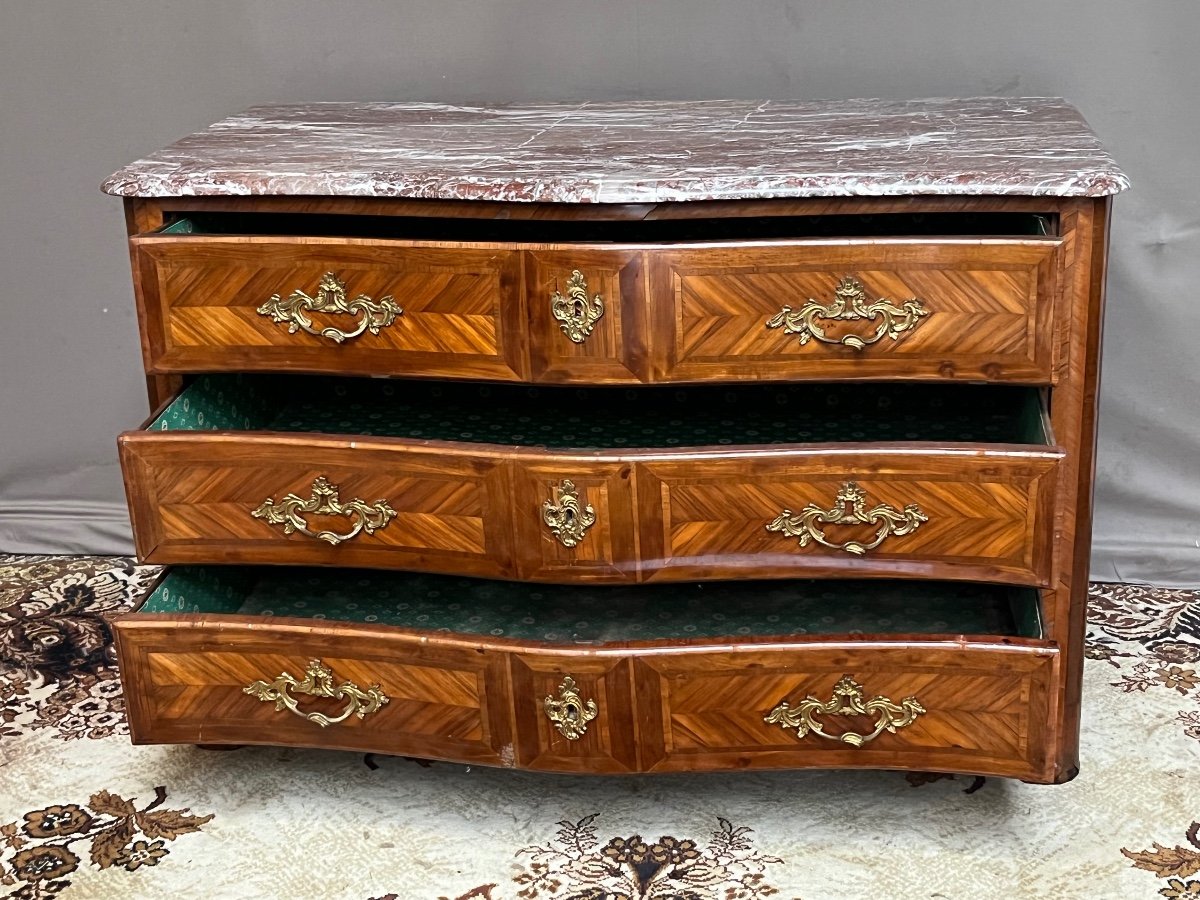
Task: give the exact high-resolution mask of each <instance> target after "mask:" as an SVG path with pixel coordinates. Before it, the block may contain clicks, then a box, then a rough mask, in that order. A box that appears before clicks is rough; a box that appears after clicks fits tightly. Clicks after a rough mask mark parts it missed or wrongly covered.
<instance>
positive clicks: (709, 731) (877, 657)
mask: <svg viewBox="0 0 1200 900" xmlns="http://www.w3.org/2000/svg"><path fill="white" fill-rule="evenodd" d="M740 651H745V652H740ZM1057 664H1058V655H1057V651H1055V650H1053V649H1048V648H1035V647H1004V646H1002V645H1000V644H995V643H993V644H991V645H986V644H983V643H980V644H974V645H973V644H971V643H969V642H968V643H967V644H966V645H965V646H960V645H958V644H949V643H943V644H941V645H939V644H937V643H936V642H930V643H929V644H928V645H927V646H920V645H919V644H917V643H915V642H914V644H913V645H912V646H910V647H902V646H894V645H893V646H889V645H887V644H884V643H875V642H864V643H862V644H859V645H855V644H843V645H831V644H826V645H813V646H810V647H805V648H796V647H788V648H784V647H777V648H771V649H761V650H757V649H754V648H749V647H743V648H739V652H735V653H717V652H694V653H688V652H680V653H672V654H662V655H660V656H647V657H643V658H639V659H638V660H636V662H635V665H634V681H635V684H636V685H637V695H638V701H639V708H638V714H639V721H641V722H644V723H646V724H645V727H644V728H643V730H642V732H641V735H640V737H641V747H642V750H643V754H644V758H643V768H645V769H647V770H650V771H659V772H665V771H695V770H698V769H727V768H743V767H746V768H788V767H794V766H819V767H823V768H824V767H834V766H838V767H842V766H853V767H865V768H881V769H920V770H932V771H947V772H949V771H954V772H978V773H983V774H1000V775H1010V776H1014V777H1023V778H1031V779H1034V780H1037V779H1039V778H1045V777H1046V776H1045V772H1046V767H1047V765H1048V759H1047V755H1046V754H1047V749H1048V748H1049V747H1051V746H1053V743H1052V741H1050V740H1048V736H1047V735H1046V733H1045V732H1046V728H1047V725H1048V722H1049V721H1050V715H1049V713H1050V706H1051V704H1052V703H1053V702H1054V698H1053V691H1052V690H1051V686H1052V685H1053V684H1054V683H1055V670H1056V668H1057Z"/></svg>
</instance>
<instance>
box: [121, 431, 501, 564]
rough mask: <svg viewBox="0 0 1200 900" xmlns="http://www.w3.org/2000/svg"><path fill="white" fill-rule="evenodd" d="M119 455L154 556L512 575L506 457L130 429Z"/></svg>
mask: <svg viewBox="0 0 1200 900" xmlns="http://www.w3.org/2000/svg"><path fill="white" fill-rule="evenodd" d="M397 443H398V442H397ZM121 456H122V465H123V467H124V470H125V478H126V483H127V485H128V487H129V494H130V511H131V518H132V520H133V523H134V524H133V527H134V535H135V538H136V542H137V547H138V553H139V555H140V556H141V557H142V558H143V559H145V560H147V561H151V562H170V563H186V562H212V561H214V560H221V561H224V562H260V563H285V564H297V565H306V564H307V565H339V566H343V565H344V566H370V567H381V568H397V569H413V570H417V571H434V572H455V573H462V574H467V575H477V576H480V577H489V578H505V577H512V576H513V570H512V568H511V559H512V550H511V537H510V527H511V525H510V521H511V518H510V517H511V514H510V507H511V504H510V501H509V499H508V489H507V472H506V470H505V468H504V467H503V466H502V465H501V464H500V463H499V462H498V461H497V460H495V459H489V458H486V457H480V456H478V455H476V454H473V453H464V452H457V453H456V452H454V451H453V450H451V449H443V448H436V449H430V448H425V447H421V446H416V445H414V444H412V443H409V444H407V445H404V446H388V445H386V443H385V442H375V443H374V444H371V443H370V442H366V441H361V442H360V441H349V440H344V439H339V438H328V437H318V436H306V437H304V438H295V437H289V436H278V435H275V436H272V435H238V436H215V435H207V434H194V433H193V434H188V433H185V432H179V433H174V434H144V433H135V434H132V435H126V436H125V437H124V438H123V443H122V447H121Z"/></svg>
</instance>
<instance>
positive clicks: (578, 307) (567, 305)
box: [550, 269, 604, 344]
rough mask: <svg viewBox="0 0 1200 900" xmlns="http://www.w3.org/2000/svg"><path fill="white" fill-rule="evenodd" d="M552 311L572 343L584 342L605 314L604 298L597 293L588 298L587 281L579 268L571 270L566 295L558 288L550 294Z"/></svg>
mask: <svg viewBox="0 0 1200 900" xmlns="http://www.w3.org/2000/svg"><path fill="white" fill-rule="evenodd" d="M550 313H551V315H553V316H554V318H555V319H556V320H557V321H558V323H559V324H558V327H559V328H560V329H562V333H563V334H565V335H566V336H567V337H568V338H569V339H570V340H571V342H572V343H575V344H582V343H583V342H584V341H586V340H587V339H588V335H590V334H591V333H592V329H594V328H595V327H596V323H597V322H599V321H600V318H601V317H602V316H603V315H604V299H603V298H602V297H601V296H600V295H599V294H597V295H596V296H594V297H593V298H592V299H591V300H589V299H588V288H587V281H586V280H585V279H584V277H583V273H582V272H580V271H579V270H578V269H575V270H574V271H573V272H571V278H570V280H568V281H567V294H566V296H565V297H564V296H563V295H562V294H561V293H560V292H559V291H558V289H557V288H556V289H555V291H554V293H553V294H551V295H550Z"/></svg>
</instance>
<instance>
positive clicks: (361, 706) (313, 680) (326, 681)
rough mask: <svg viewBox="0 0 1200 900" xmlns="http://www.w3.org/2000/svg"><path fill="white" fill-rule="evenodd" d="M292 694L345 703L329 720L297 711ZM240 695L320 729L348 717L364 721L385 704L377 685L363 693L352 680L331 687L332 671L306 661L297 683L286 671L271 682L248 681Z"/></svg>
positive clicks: (311, 713) (322, 715) (318, 663)
mask: <svg viewBox="0 0 1200 900" xmlns="http://www.w3.org/2000/svg"><path fill="white" fill-rule="evenodd" d="M293 691H294V692H295V693H297V694H307V695H309V696H311V697H330V698H332V699H334V700H340V699H342V698H343V697H344V698H346V699H347V700H348V701H349V702H348V703H347V704H346V708H345V709H344V710H343V711H342V713H341V715H337V716H332V717H330V716H327V715H325V714H324V713H319V712H309V713H306V712H301V711H300V708H299V706H298V705H297V703H296V698H295V697H293V696H292V692H293ZM242 693H244V694H249V695H250V696H252V697H257V698H258V699H259V700H261V701H262V702H264V703H274V704H275V709H276V710H279V711H282V710H285V709H286V710H288V711H289V712H292V713H295V714H296V715H298V716H300V718H302V719H308V721H310V722H312V723H314V724H316V725H320V726H321V727H322V728H327V727H328V726H330V725H336V724H337V723H338V722H344V721H346V720H347V719H348V718H350V717H351V716H357V717H358V718H360V719H362V718H365V717H366V716H367V715H368V714H369V713H373V712H375V710H377V709H379V707H381V706H383V705H384V704H386V703H388V702H389V698H388V696H387V695H386V694H385V693H384V692H383V691H382V690H381V689H380V687H379V685H377V684H372V685H368V686H367V689H366V690H365V691H364V690H362V689H361V688H360V687H359V686H358V685H357V684H355V683H354V682H353V681H343V682H341V683H340V684H334V683H333V672H332V670H331V669H330V668H329V667H328V666H327V665H325V664H324V663H323V662H321V660H319V659H310V660H309V661H308V665H307V666H306V667H305V669H304V678H303V679H301V680H300V681H297V680H296V679H295V678H293V677H292V676H291V675H289V674H288V673H287V672H280V673H279V674H278V675H277V676H275V679H274V680H273V681H252V682H250V683H249V684H248V685H246V686H245V687H244V688H242Z"/></svg>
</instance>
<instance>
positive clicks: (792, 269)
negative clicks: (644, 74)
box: [131, 234, 1062, 384]
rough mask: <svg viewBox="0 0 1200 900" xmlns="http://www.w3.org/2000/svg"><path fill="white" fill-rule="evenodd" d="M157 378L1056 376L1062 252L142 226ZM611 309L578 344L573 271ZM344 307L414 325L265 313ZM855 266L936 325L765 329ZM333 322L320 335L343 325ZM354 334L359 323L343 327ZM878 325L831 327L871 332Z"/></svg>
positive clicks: (1029, 243)
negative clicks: (556, 308)
mask: <svg viewBox="0 0 1200 900" xmlns="http://www.w3.org/2000/svg"><path fill="white" fill-rule="evenodd" d="M131 245H132V253H133V258H134V266H135V269H136V270H137V271H138V279H137V284H138V290H139V297H140V306H139V308H140V309H141V310H142V314H143V331H144V334H145V335H146V337H147V341H146V345H145V348H144V350H145V353H146V360H145V361H146V367H147V371H150V372H152V373H155V374H167V373H172V372H211V371H229V370H240V371H307V372H331V373H342V374H367V375H370V374H379V375H405V376H433V377H444V378H471V379H493V380H503V381H528V380H533V381H538V382H547V383H576V384H620V383H631V384H636V383H644V382H696V381H706V380H730V379H739V378H743V379H744V378H754V379H756V380H788V379H795V378H805V377H821V378H826V379H843V380H849V379H870V378H876V379H878V378H888V379H927V380H963V381H1005V382H1011V383H1030V384H1048V383H1051V382H1053V380H1054V347H1055V345H1054V341H1053V339H1052V337H1053V333H1054V322H1053V319H1052V315H1053V310H1054V305H1053V298H1054V296H1055V293H1056V291H1057V280H1058V273H1059V270H1060V269H1061V266H1062V261H1061V252H1060V251H1061V248H1062V241H1061V239H1059V238H1057V237H1038V238H1027V239H1018V238H1004V239H1001V238H988V239H982V238H974V239H966V238H940V239H935V238H926V239H897V238H882V239H829V240H809V241H753V242H750V241H743V242H739V243H720V242H706V243H696V244H680V245H644V244H631V245H625V246H619V247H605V248H603V249H598V248H597V247H596V246H595V245H591V244H553V245H550V244H523V243H518V242H512V243H478V242H475V243H466V242H461V243H453V242H441V243H432V242H423V241H408V240H384V239H379V240H368V239H359V238H332V237H270V236H258V235H246V236H242V235H237V236H230V235H168V234H142V235H136V236H134V237H133V238H132V239H131ZM576 270H578V271H579V272H581V274H583V275H584V276H585V279H586V282H587V293H588V296H589V297H592V296H596V295H599V296H600V297H601V298H602V299H603V302H604V315H603V316H602V317H601V318H600V319H599V320H598V322H597V323H596V326H595V330H594V331H593V332H592V334H591V335H590V336H589V337H588V338H587V339H586V340H585V341H583V342H579V343H576V342H572V341H571V340H569V339H568V338H567V337H566V336H565V335H564V334H563V332H562V330H561V328H560V326H559V323H558V322H557V321H556V320H555V319H554V318H553V316H552V315H551V311H550V306H551V297H552V296H553V295H554V293H555V292H556V291H558V292H565V291H566V284H567V281H568V280H569V279H570V277H571V274H572V272H573V271H576ZM327 271H329V272H334V273H335V274H337V275H338V277H340V278H342V279H343V280H344V281H346V283H347V293H348V294H349V296H352V297H353V296H356V295H357V294H359V293H362V294H366V295H367V296H369V297H371V298H374V299H376V300H378V299H379V298H381V297H383V296H393V297H395V298H396V302H397V303H399V304H400V305H401V306H402V307H403V308H404V313H403V314H402V315H401V316H399V317H398V318H397V319H396V320H395V321H394V322H393V323H392V324H391V325H389V326H387V327H385V328H383V329H381V330H380V331H379V333H378V334H371V333H369V332H368V333H364V334H362V335H359V336H358V337H355V338H351V339H350V340H348V341H346V342H345V343H343V344H335V343H333V342H332V341H330V340H329V339H327V338H324V337H321V336H317V335H310V334H306V333H304V332H303V331H300V332H297V333H289V332H288V330H287V328H286V327H285V326H283V325H280V324H278V323H275V322H273V321H272V320H271V318H270V317H269V316H263V315H261V314H259V313H257V312H256V310H257V309H258V307H259V306H260V305H262V304H263V303H265V302H266V301H267V300H268V298H270V297H272V296H274V295H276V294H278V295H280V296H284V297H286V296H288V295H289V294H290V293H291V292H292V291H293V290H296V289H297V288H299V289H301V290H304V291H306V292H307V293H309V294H312V293H314V292H315V290H316V286H317V283H318V282H319V281H320V279H321V276H322V275H323V274H324V273H325V272H327ZM846 274H852V275H853V276H854V277H855V278H857V279H858V280H859V281H860V282H861V283H862V284H863V286H864V287H865V289H866V290H867V292H868V295H869V296H870V297H871V298H872V299H889V300H891V301H892V302H893V303H895V304H897V305H900V304H903V303H904V302H905V301H907V300H909V299H912V298H917V299H919V300H920V301H921V302H922V304H923V305H924V307H925V308H926V309H927V310H928V312H929V315H928V316H927V317H926V318H925V319H923V320H922V321H920V322H919V323H918V325H917V327H916V328H914V329H912V330H911V332H909V333H906V334H904V335H903V336H902V337H901V339H900V340H892V339H884V340H883V341H881V342H878V343H875V344H872V345H870V346H868V347H866V348H865V349H862V350H858V351H856V350H853V349H851V348H849V347H846V346H842V345H839V344H828V343H822V342H821V341H817V340H812V341H809V342H808V343H807V344H801V343H800V342H799V341H798V340H797V338H796V336H795V335H790V334H788V333H786V331H785V330H784V329H781V328H779V329H770V328H767V327H766V323H767V321H768V320H770V319H771V318H772V317H773V316H774V315H775V314H776V313H778V312H779V311H780V309H781V308H782V307H783V306H785V305H789V306H790V307H791V308H793V309H798V308H800V307H801V306H803V305H804V304H805V302H806V301H808V300H810V299H812V300H816V301H818V302H820V303H827V302H829V301H831V300H832V299H833V296H834V291H835V289H836V288H837V286H838V283H839V281H840V279H841V278H842V277H843V276H844V275H846ZM337 318H339V317H326V319H324V320H323V321H322V322H321V324H331V323H332V324H336V319H337ZM341 318H342V319H343V327H344V328H345V329H346V330H349V328H350V326H349V325H346V324H345V322H346V319H345V317H341ZM875 325H876V322H874V321H872V322H869V323H854V324H852V325H846V324H845V323H841V324H839V323H834V324H833V325H832V326H831V329H830V330H831V333H832V334H834V335H835V336H838V337H840V336H841V333H857V332H861V333H863V334H869V333H870V332H871V331H872V330H873V328H874V327H875Z"/></svg>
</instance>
